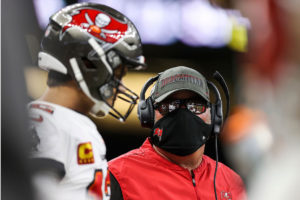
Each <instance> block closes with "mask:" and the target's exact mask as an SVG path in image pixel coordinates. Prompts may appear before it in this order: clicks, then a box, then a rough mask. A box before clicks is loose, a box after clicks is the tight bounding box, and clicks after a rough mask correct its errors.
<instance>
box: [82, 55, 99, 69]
mask: <svg viewBox="0 0 300 200" xmlns="http://www.w3.org/2000/svg"><path fill="white" fill-rule="evenodd" d="M81 60H82V61H83V63H84V66H85V67H86V68H87V69H97V67H96V66H95V65H94V64H93V62H92V61H90V60H89V59H87V58H86V57H83V58H81Z"/></svg>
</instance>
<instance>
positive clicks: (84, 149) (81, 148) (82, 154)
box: [77, 142, 94, 165]
mask: <svg viewBox="0 0 300 200" xmlns="http://www.w3.org/2000/svg"><path fill="white" fill-rule="evenodd" d="M77 162H78V164H79V165H83V164H91V163H94V154H93V148H92V144H91V142H86V143H81V144H79V145H78V148H77Z"/></svg>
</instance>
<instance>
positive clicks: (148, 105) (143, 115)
mask: <svg viewBox="0 0 300 200" xmlns="http://www.w3.org/2000/svg"><path fill="white" fill-rule="evenodd" d="M138 117H139V120H140V122H141V125H142V127H144V128H152V127H153V125H154V108H153V103H152V99H151V97H149V98H147V99H146V100H142V101H140V102H139V105H138Z"/></svg>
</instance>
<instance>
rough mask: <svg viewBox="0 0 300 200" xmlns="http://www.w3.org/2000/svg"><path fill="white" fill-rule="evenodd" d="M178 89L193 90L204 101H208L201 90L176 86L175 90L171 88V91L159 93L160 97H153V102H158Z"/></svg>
mask: <svg viewBox="0 0 300 200" xmlns="http://www.w3.org/2000/svg"><path fill="white" fill-rule="evenodd" d="M180 90H189V91H192V92H195V93H197V94H199V95H200V96H201V97H202V98H204V99H205V100H206V101H208V102H209V99H208V98H207V97H206V96H205V95H204V94H202V93H201V92H199V91H197V90H193V89H190V88H177V89H175V90H171V91H169V92H166V93H165V94H163V95H161V96H160V97H158V98H156V99H154V102H155V103H160V102H162V101H163V100H165V99H166V98H167V97H168V96H170V95H171V94H173V93H175V92H177V91H180Z"/></svg>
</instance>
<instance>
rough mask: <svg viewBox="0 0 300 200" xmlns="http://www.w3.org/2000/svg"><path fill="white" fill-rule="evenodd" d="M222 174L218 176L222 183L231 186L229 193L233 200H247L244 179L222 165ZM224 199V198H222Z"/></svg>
mask: <svg viewBox="0 0 300 200" xmlns="http://www.w3.org/2000/svg"><path fill="white" fill-rule="evenodd" d="M219 169H220V172H221V173H220V174H218V176H219V178H220V179H222V180H221V181H224V182H226V184H227V185H228V186H229V191H230V192H231V196H232V199H233V200H246V199H247V192H246V188H245V185H244V182H243V180H242V178H241V177H240V176H239V175H238V174H237V173H235V172H234V171H233V170H232V169H230V168H229V167H227V166H225V165H224V164H222V163H220V168H219ZM221 199H222V197H221Z"/></svg>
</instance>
